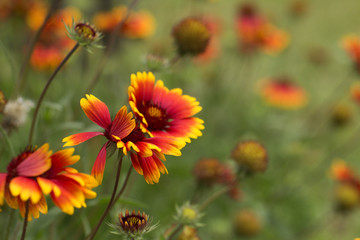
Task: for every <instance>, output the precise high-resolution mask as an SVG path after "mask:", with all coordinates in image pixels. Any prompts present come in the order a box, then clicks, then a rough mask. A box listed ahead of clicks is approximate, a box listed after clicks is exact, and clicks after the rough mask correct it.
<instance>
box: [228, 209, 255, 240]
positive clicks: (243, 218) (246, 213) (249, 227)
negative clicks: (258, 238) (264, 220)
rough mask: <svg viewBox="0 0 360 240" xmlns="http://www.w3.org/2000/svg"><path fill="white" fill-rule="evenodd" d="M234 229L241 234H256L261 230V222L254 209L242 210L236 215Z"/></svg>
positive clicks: (243, 235) (244, 235)
mask: <svg viewBox="0 0 360 240" xmlns="http://www.w3.org/2000/svg"><path fill="white" fill-rule="evenodd" d="M234 229H235V232H236V234H238V235H239V236H242V237H250V236H255V235H257V234H258V233H259V232H260V230H261V223H260V220H259V218H258V217H257V216H256V214H255V213H254V212H253V211H252V210H240V211H238V212H237V213H236V214H235V217H234Z"/></svg>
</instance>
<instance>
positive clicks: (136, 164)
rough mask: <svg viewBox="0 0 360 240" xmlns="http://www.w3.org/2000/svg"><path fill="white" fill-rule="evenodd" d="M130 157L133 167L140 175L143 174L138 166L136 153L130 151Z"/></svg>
mask: <svg viewBox="0 0 360 240" xmlns="http://www.w3.org/2000/svg"><path fill="white" fill-rule="evenodd" d="M130 159H131V162H132V165H133V167H134V169H135V170H136V171H137V172H138V173H139V174H140V175H143V170H142V168H141V166H140V163H139V159H138V156H137V154H135V153H132V152H131V153H130Z"/></svg>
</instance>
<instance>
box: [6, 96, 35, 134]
mask: <svg viewBox="0 0 360 240" xmlns="http://www.w3.org/2000/svg"><path fill="white" fill-rule="evenodd" d="M33 107H34V103H33V102H32V101H30V100H25V99H23V98H22V97H19V98H17V99H16V100H11V101H8V102H7V103H6V104H5V106H4V109H3V112H2V113H3V115H4V118H3V122H2V125H3V127H4V128H5V129H6V130H7V131H8V132H11V131H12V130H13V129H17V128H19V127H20V126H22V125H24V124H25V122H26V119H27V116H28V113H29V111H30V110H31V108H33Z"/></svg>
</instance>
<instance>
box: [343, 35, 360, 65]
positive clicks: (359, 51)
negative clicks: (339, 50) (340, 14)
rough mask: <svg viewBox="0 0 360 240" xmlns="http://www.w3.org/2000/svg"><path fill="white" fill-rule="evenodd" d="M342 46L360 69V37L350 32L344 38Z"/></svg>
mask: <svg viewBox="0 0 360 240" xmlns="http://www.w3.org/2000/svg"><path fill="white" fill-rule="evenodd" d="M342 47H343V48H344V49H345V51H347V53H348V54H349V56H350V57H351V58H352V60H353V62H354V64H355V66H356V69H357V70H358V71H360V37H359V36H357V35H355V34H349V35H347V36H345V37H344V38H343V40H342Z"/></svg>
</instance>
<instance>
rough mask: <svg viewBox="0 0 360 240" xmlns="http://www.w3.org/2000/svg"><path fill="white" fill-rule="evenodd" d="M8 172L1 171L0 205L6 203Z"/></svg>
mask: <svg viewBox="0 0 360 240" xmlns="http://www.w3.org/2000/svg"><path fill="white" fill-rule="evenodd" d="M6 177H7V174H6V173H0V206H1V205H3V204H4V195H5V183H6Z"/></svg>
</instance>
